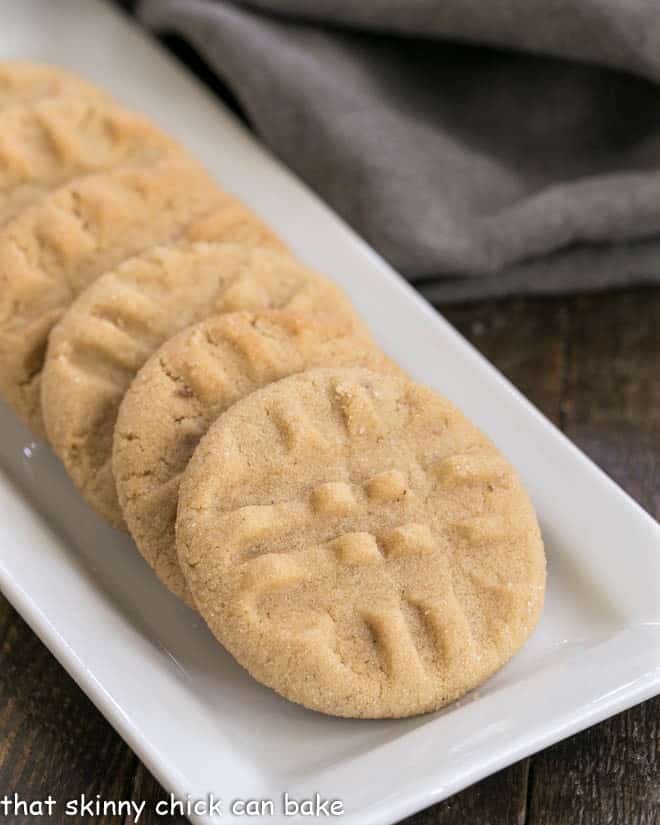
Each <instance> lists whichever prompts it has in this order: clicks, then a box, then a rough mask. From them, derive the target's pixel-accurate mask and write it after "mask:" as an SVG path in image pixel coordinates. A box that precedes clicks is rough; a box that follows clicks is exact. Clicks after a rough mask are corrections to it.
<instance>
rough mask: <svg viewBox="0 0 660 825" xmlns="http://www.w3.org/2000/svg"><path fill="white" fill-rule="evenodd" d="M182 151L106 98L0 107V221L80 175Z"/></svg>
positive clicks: (59, 99)
mask: <svg viewBox="0 0 660 825" xmlns="http://www.w3.org/2000/svg"><path fill="white" fill-rule="evenodd" d="M176 151H181V149H180V147H178V145H177V144H176V142H175V141H174V140H173V139H172V138H170V137H168V136H167V135H165V133H164V132H162V131H161V130H160V129H158V128H157V127H156V126H155V124H153V123H152V122H151V121H150V120H149V119H148V118H146V117H143V116H142V115H139V114H137V113H135V112H131V111H129V110H128V109H124V108H123V107H122V106H118V105H117V104H114V103H111V102H109V101H107V100H103V99H100V98H89V97H79V96H61V95H57V96H55V97H46V98H44V99H42V100H39V101H37V102H36V103H31V104H23V105H16V106H10V107H8V108H6V109H4V110H3V109H0V225H2V224H4V223H6V222H7V221H8V220H9V219H10V218H11V217H12V216H13V215H16V214H17V213H18V212H19V211H20V210H21V209H23V208H25V207H26V206H28V205H29V204H30V203H32V202H34V201H35V200H37V198H39V197H40V196H42V195H44V194H45V193H46V192H48V191H50V190H51V189H54V188H55V187H57V186H60V185H62V184H64V183H66V182H67V181H69V180H72V179H73V178H75V177H78V176H79V175H85V174H90V173H92V172H95V171H100V170H103V169H112V168H115V167H117V166H120V165H123V164H129V163H135V164H138V163H145V162H148V161H153V160H156V159H157V158H158V157H159V156H164V155H165V154H168V153H174V152H176Z"/></svg>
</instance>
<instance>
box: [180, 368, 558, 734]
mask: <svg viewBox="0 0 660 825" xmlns="http://www.w3.org/2000/svg"><path fill="white" fill-rule="evenodd" d="M176 533H177V549H178V555H179V563H180V565H181V568H182V571H183V573H184V576H185V578H186V581H187V584H188V586H189V588H190V590H191V592H192V594H193V597H194V599H195V603H196V606H197V608H198V609H199V611H200V613H201V614H202V616H203V617H204V619H205V620H206V621H207V623H208V624H209V626H210V628H211V630H212V631H213V633H214V634H215V635H216V636H217V638H218V639H219V640H220V642H221V643H222V644H223V645H224V646H225V647H226V648H227V649H228V650H229V651H230V652H231V653H232V654H233V655H234V656H235V657H236V659H237V660H238V661H239V662H240V663H241V664H242V665H243V666H244V667H245V668H247V670H248V671H249V672H250V673H251V674H252V675H253V676H254V677H255V678H256V679H258V680H259V681H260V682H262V683H264V684H266V685H269V686H270V687H272V688H274V689H275V690H276V691H278V692H279V693H281V694H282V695H283V696H285V697H286V698H288V699H290V700H292V701H294V702H299V703H300V704H302V705H305V706H307V707H309V708H312V709H315V710H319V711H322V712H324V713H329V714H334V715H339V716H350V717H370V718H376V717H400V716H409V715H413V714H417V713H423V712H426V711H431V710H434V709H436V708H439V707H441V706H443V705H445V704H447V703H448V702H450V701H452V700H454V699H456V698H457V697H459V696H461V695H462V694H464V693H465V692H466V691H468V690H470V689H472V688H474V687H475V686H476V685H478V684H480V683H481V682H483V681H484V680H485V679H486V678H488V677H489V676H490V675H491V674H492V673H493V672H494V671H496V670H497V669H498V668H499V667H500V666H501V665H503V664H504V663H505V662H506V661H507V660H508V659H509V658H510V657H511V656H512V655H513V654H514V653H515V652H516V651H517V650H518V649H519V648H520V646H521V645H522V644H523V642H524V641H525V639H526V638H527V637H528V635H529V634H530V632H531V630H532V628H533V627H534V625H535V624H536V622H537V620H538V617H539V614H540V611H541V607H542V603H543V594H544V585H545V559H544V553H543V543H542V540H541V535H540V532H539V528H538V525H537V521H536V517H535V515H534V511H533V508H532V506H531V504H530V502H529V499H528V497H527V495H526V493H525V491H524V490H523V488H522V486H521V484H520V481H519V480H518V478H517V476H516V474H515V472H514V471H513V469H512V468H511V467H510V465H509V464H508V463H507V462H506V460H505V459H504V458H503V457H502V456H501V454H500V453H499V452H498V451H497V450H496V449H495V447H494V446H493V445H492V444H491V442H490V441H489V440H488V439H487V438H486V437H485V436H484V435H482V434H481V432H479V430H477V429H476V427H474V426H473V425H472V424H471V423H470V422H469V421H467V420H466V419H465V418H464V417H463V415H462V414H461V413H460V412H459V411H458V410H457V409H456V408H455V407H454V406H453V405H452V404H450V403H449V402H448V401H446V400H445V399H443V398H442V397H440V396H439V395H437V394H436V393H434V392H432V391H431V390H429V389H426V388H424V387H421V386H419V385H417V384H414V383H413V382H412V381H410V380H408V379H403V378H398V377H394V376H391V375H385V374H376V373H373V372H371V371H368V370H362V369H358V368H344V369H325V370H312V371H308V372H304V373H300V374H298V375H294V376H291V377H289V378H284V379H283V380H281V381H278V382H276V383H274V384H270V385H269V386H267V387H265V388H264V389H261V390H258V391H257V392H255V393H253V394H252V395H250V396H248V397H247V398H245V399H243V400H242V401H239V402H238V403H237V404H235V405H234V406H233V407H231V408H230V409H229V410H228V411H227V412H226V413H224V414H223V415H222V416H220V418H219V419H218V420H217V421H216V423H215V424H214V425H213V426H212V427H211V428H210V430H209V431H208V433H207V434H206V435H205V436H204V438H203V439H202V441H201V442H200V444H199V446H198V447H197V449H196V450H195V453H194V455H193V457H192V459H191V461H190V463H189V464H188V468H187V470H186V471H185V473H184V475H183V479H182V482H181V488H180V493H179V508H178V517H177V523H176Z"/></svg>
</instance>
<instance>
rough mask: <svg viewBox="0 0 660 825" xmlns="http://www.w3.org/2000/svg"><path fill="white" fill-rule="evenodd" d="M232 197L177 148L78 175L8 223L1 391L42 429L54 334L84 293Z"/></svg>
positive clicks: (0, 280)
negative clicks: (145, 161)
mask: <svg viewBox="0 0 660 825" xmlns="http://www.w3.org/2000/svg"><path fill="white" fill-rule="evenodd" d="M228 199H230V196H229V195H226V194H224V193H222V192H221V191H220V190H219V189H218V187H217V186H216V184H215V183H214V182H213V181H212V180H211V178H210V177H209V176H208V174H207V173H206V171H205V170H203V169H202V167H200V166H199V165H198V164H197V163H196V162H195V161H193V160H192V159H189V158H188V157H186V156H185V155H182V154H181V153H177V154H176V155H175V156H173V157H166V158H165V159H164V160H162V161H158V162H156V163H154V164H151V165H148V166H140V167H137V168H136V167H131V168H119V169H115V170H111V171H107V172H101V173H98V174H93V175H88V176H85V177H82V178H77V179H76V180H74V181H73V182H71V183H69V184H66V185H65V186H62V187H60V188H59V189H56V190H54V191H53V192H51V193H49V194H48V195H46V196H45V197H43V198H41V199H40V200H38V201H37V202H36V203H35V204H33V205H32V206H29V207H28V208H27V209H25V210H23V211H22V212H21V213H20V214H19V215H17V216H16V217H15V218H13V219H12V220H11V221H9V222H8V223H7V224H6V225H5V226H4V227H2V229H0V394H1V395H2V396H3V398H4V399H5V400H6V401H8V402H9V403H10V404H11V406H12V407H13V408H14V410H15V411H16V412H17V413H18V415H19V416H20V417H21V418H23V420H24V421H26V422H27V423H28V424H29V425H30V426H31V427H32V428H33V429H34V430H35V431H36V432H37V433H39V434H42V433H43V431H44V430H43V422H42V419H41V409H40V401H39V394H40V382H41V370H42V367H43V360H44V356H45V351H46V345H47V341H48V335H49V333H50V331H51V329H52V328H53V326H54V325H55V324H56V323H57V321H58V320H59V319H60V318H61V316H62V314H63V313H64V312H65V311H66V309H67V308H68V306H69V305H70V304H71V302H72V301H73V300H74V299H75V297H76V296H77V295H79V294H80V293H81V292H82V291H83V290H84V289H85V288H86V287H87V286H89V284H90V283H92V282H93V281H94V280H96V278H97V277H98V276H99V275H101V273H103V272H104V271H106V270H107V269H110V268H112V267H114V266H117V265H118V264H119V263H120V262H121V261H123V260H125V259H126V258H127V257H130V256H131V255H135V254H136V253H138V252H140V251H141V250H143V249H145V248H148V247H150V246H152V245H153V244H154V243H159V242H162V241H166V240H169V239H170V238H171V237H173V236H176V235H177V234H180V233H181V232H182V231H183V230H184V229H185V227H186V226H188V225H189V224H190V223H191V222H193V221H194V220H195V219H196V218H199V217H202V216H203V215H204V214H206V213H207V212H208V211H209V210H211V209H212V208H213V207H214V206H218V205H220V204H221V203H223V202H226V201H227V200H228ZM230 200H231V199H230Z"/></svg>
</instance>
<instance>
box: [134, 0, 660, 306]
mask: <svg viewBox="0 0 660 825" xmlns="http://www.w3.org/2000/svg"><path fill="white" fill-rule="evenodd" d="M138 15H139V16H140V17H141V19H142V20H143V21H144V22H145V23H146V24H147V25H149V26H151V27H153V28H154V29H156V30H159V31H169V32H175V33H177V34H179V35H180V36H182V37H183V38H185V39H186V40H187V41H188V42H190V44H191V45H192V46H193V47H194V48H195V49H196V50H197V51H198V52H199V53H200V54H201V55H202V56H203V57H204V58H205V60H206V61H207V62H208V64H209V65H210V66H211V67H212V68H213V69H214V70H215V71H216V72H217V74H218V75H219V76H220V78H221V79H222V80H223V81H224V82H225V83H226V84H227V85H228V86H229V88H230V89H231V90H232V92H233V93H234V95H235V96H236V98H237V99H238V101H239V102H240V105H241V106H242V108H243V110H244V112H245V113H246V116H247V118H248V119H249V121H250V123H251V125H252V126H253V128H254V129H255V130H256V132H257V133H258V134H259V135H260V137H261V138H262V139H263V140H264V142H265V143H266V144H267V145H268V146H269V147H270V148H271V150H272V151H273V152H274V153H275V154H276V155H277V156H278V157H279V158H280V159H281V160H283V161H284V163H286V164H287V165H288V166H289V167H291V168H292V169H293V170H294V171H295V172H296V173H297V174H298V175H300V176H301V177H302V178H303V179H305V180H306V181H307V182H308V183H309V184H310V185H311V186H312V187H313V188H314V189H315V190H316V191H317V192H318V193H319V194H320V195H321V196H322V197H323V198H324V199H325V200H326V201H327V202H328V203H330V204H331V205H332V206H333V207H334V208H335V209H336V210H337V212H339V213H340V214H341V215H342V216H343V217H344V218H345V219H346V220H347V221H348V222H349V223H350V224H352V226H353V227H354V228H355V229H356V230H357V231H358V232H359V233H360V234H361V235H363V236H364V237H365V238H366V239H367V241H368V242H369V243H370V244H372V245H373V246H374V247H375V248H376V249H377V250H378V251H379V252H381V254H383V255H384V256H385V258H387V259H388V260H389V261H390V262H391V263H392V264H393V265H394V266H395V267H396V268H397V269H399V270H400V271H401V272H402V273H403V274H404V275H406V276H407V277H408V278H409V279H410V280H411V281H413V282H414V283H415V285H416V286H418V287H419V288H420V289H421V291H422V292H424V293H425V294H426V295H427V296H428V297H429V298H431V299H432V300H434V301H436V302H446V301H452V300H464V299H472V298H480V297H492V296H500V295H507V294H512V293H527V294H543V293H545V294H548V293H557V292H571V291H587V290H595V289H604V288H610V287H617V286H619V287H620V286H625V285H633V284H640V283H644V282H646V283H658V282H660V87H659V86H658V85H657V84H658V83H660V3H658V2H657V0H626V2H621V0H551V1H550V0H488V2H483V1H482V0H364V2H361V3H356V2H354V0H315V2H312V1H311V0H252V2H249V3H248V2H238V1H237V2H233V3H232V2H227V1H226V0H215V2H213V1H212V0H142V2H141V3H140V4H139V6H138ZM218 151H221V147H218Z"/></svg>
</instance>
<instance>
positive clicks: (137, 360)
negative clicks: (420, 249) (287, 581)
mask: <svg viewBox="0 0 660 825" xmlns="http://www.w3.org/2000/svg"><path fill="white" fill-rule="evenodd" d="M209 224H212V225H213V226H214V227H215V229H216V230H218V229H219V226H218V224H216V222H215V221H210V220H208V219H207V220H206V221H205V228H204V231H205V232H207V231H208V229H209ZM253 224H254V228H255V229H254V239H253V240H254V243H252V244H250V243H247V242H244V243H208V242H207V243H201V242H200V243H189V242H187V241H182V242H180V243H178V244H173V245H168V246H164V245H161V246H158V247H153V248H152V249H150V250H149V251H147V252H145V253H144V254H143V255H140V256H137V257H135V258H133V259H131V260H129V261H126V262H125V263H124V264H123V265H122V266H120V267H119V268H118V269H117V270H115V271H113V272H108V273H106V274H105V275H103V276H102V277H101V278H100V279H98V280H97V281H96V282H95V283H94V284H93V285H92V286H91V287H90V288H89V289H87V290H86V291H85V292H84V293H83V294H82V295H81V296H80V297H79V298H78V299H77V300H76V301H75V302H74V303H73V305H72V306H71V308H70V309H69V311H68V312H67V313H66V315H65V316H64V317H63V318H62V320H61V321H60V323H58V324H57V326H56V327H55V328H54V329H53V331H52V333H51V336H50V341H49V345H48V354H47V358H46V365H45V368H44V372H43V380H42V407H43V414H44V422H45V426H46V432H47V435H48V439H49V441H50V443H51V445H52V446H53V449H54V450H55V452H56V453H57V454H58V456H59V457H60V458H61V459H62V461H63V463H64V466H65V467H66V469H67V472H68V473H69V475H70V477H71V478H72V479H73V481H74V483H75V484H76V486H77V487H78V489H79V490H80V492H81V493H82V495H83V496H84V498H85V499H86V500H87V502H88V503H89V504H90V505H91V506H92V507H94V509H95V510H96V511H97V512H98V513H99V514H100V515H102V516H104V517H105V518H106V519H107V520H108V521H110V522H111V523H112V524H114V525H115V526H116V527H122V528H123V527H124V521H123V517H122V513H121V508H120V506H119V501H118V499H117V491H116V486H115V481H114V476H113V472H112V439H113V431H114V425H115V421H116V417H117V412H118V410H119V405H120V403H121V400H122V398H123V397H124V394H125V392H126V390H127V389H128V387H129V386H130V383H131V381H132V380H133V378H134V377H135V375H136V373H137V371H138V370H139V369H140V367H141V366H142V365H143V364H144V363H145V361H146V360H147V358H148V357H149V356H150V355H151V354H152V353H153V352H154V351H155V350H156V349H158V347H159V346H160V345H161V344H162V343H163V342H165V341H166V340H167V339H168V338H170V337H171V336H172V335H174V334H176V333H177V332H179V331H180V330H182V329H184V328H185V327H187V326H189V325H190V324H194V323H196V322H198V321H200V320H202V319H204V318H207V317H208V316H209V315H213V314H217V313H223V312H233V311H235V310H240V309H270V308H273V309H277V308H282V307H289V308H293V309H298V310H303V311H311V312H320V313H326V314H328V315H330V316H332V317H339V318H343V319H344V320H349V321H350V322H352V323H353V324H357V323H358V321H357V317H356V316H355V314H354V311H353V309H352V307H351V305H350V303H349V301H348V299H347V298H346V297H345V296H344V294H343V293H342V292H341V290H340V289H339V288H338V287H336V286H335V285H334V284H332V283H331V282H330V281H327V280H326V279H324V278H322V277H321V276H320V275H317V274H316V273H314V272H312V271H311V270H309V269H308V268H307V267H304V266H302V265H301V264H299V263H297V262H296V261H295V260H294V259H293V257H292V256H291V255H289V254H287V253H283V252H281V251H279V250H277V249H275V250H273V249H267V248H264V247H263V246H262V244H263V243H264V242H266V241H267V237H268V236H266V235H265V234H264V233H265V232H266V230H264V229H263V227H262V226H261V225H260V224H259V223H258V222H257V221H256V219H254V220H253ZM220 225H221V226H222V227H223V230H224V228H225V227H224V224H220ZM232 226H233V224H231V225H230V227H229V231H230V232H231V228H232ZM241 231H242V232H245V231H246V230H245V227H244V226H241Z"/></svg>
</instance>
